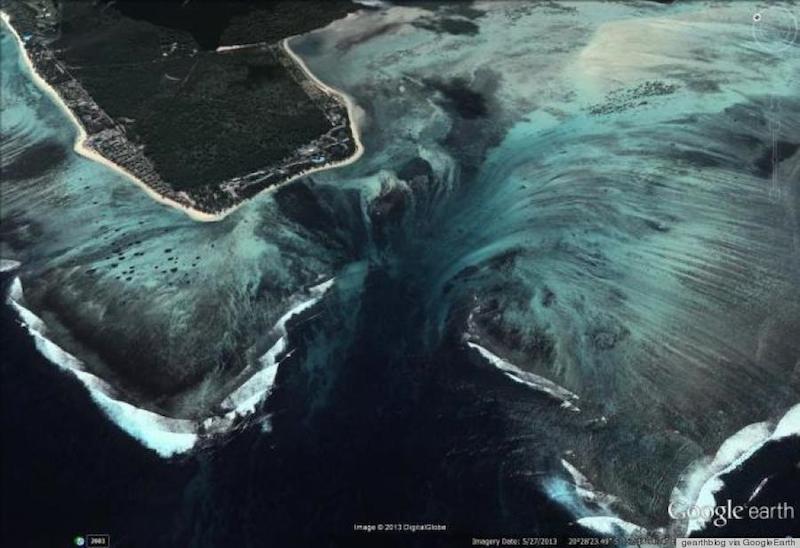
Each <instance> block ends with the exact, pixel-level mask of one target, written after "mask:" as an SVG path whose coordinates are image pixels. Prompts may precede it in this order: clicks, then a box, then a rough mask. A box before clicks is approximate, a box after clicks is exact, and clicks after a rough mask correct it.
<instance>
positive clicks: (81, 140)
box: [0, 11, 364, 222]
mask: <svg viewBox="0 0 800 548" xmlns="http://www.w3.org/2000/svg"><path fill="white" fill-rule="evenodd" d="M0 18H1V19H2V20H3V22H4V23H5V24H6V26H8V28H9V30H10V31H11V34H12V35H13V36H14V38H15V39H16V41H17V44H18V45H19V48H20V51H21V52H22V59H23V61H24V63H25V66H26V68H27V69H28V72H29V73H30V75H31V78H32V80H33V82H34V83H35V84H36V86H37V87H39V88H40V89H41V90H42V91H44V92H45V93H47V94H48V95H49V96H50V97H51V98H52V100H53V101H54V102H55V103H56V104H57V105H58V106H59V108H61V110H62V111H64V113H65V114H66V115H67V116H68V117H69V119H70V120H72V122H73V123H74V124H75V126H76V127H77V129H78V132H77V135H76V137H75V143H74V146H73V149H74V150H75V152H76V153H78V154H80V155H81V156H83V157H85V158H88V159H90V160H93V161H95V162H98V163H100V164H102V165H104V166H106V167H108V168H109V169H113V170H114V171H116V172H117V173H119V174H120V175H123V176H124V177H126V178H127V179H129V180H130V181H132V182H133V183H134V184H136V185H137V186H138V187H139V188H141V189H142V190H144V191H145V193H146V194H147V195H148V196H150V197H151V198H152V199H153V200H155V201H156V202H158V203H160V204H163V205H166V206H169V207H172V208H175V209H177V210H179V211H182V212H183V213H185V214H186V215H187V216H189V217H190V218H191V219H193V220H195V221H200V222H215V221H221V220H222V219H224V218H225V217H227V216H228V215H230V214H231V213H233V212H234V211H236V210H237V209H239V208H240V207H241V206H242V205H243V204H245V203H246V202H248V201H250V200H252V199H253V198H254V197H255V196H253V197H251V198H249V199H247V200H242V201H241V202H239V203H238V204H236V205H234V206H232V207H230V208H228V209H224V210H222V211H220V212H217V213H207V212H205V211H199V210H197V209H193V208H191V207H188V206H186V205H184V204H181V203H179V202H176V201H175V200H172V199H171V198H168V197H166V196H164V195H162V194H159V193H158V192H157V191H155V190H154V189H153V188H151V187H150V186H148V185H147V184H145V183H144V182H143V181H142V180H140V179H139V178H138V177H136V176H135V175H133V174H132V173H131V172H129V171H127V170H126V169H124V168H123V167H121V166H119V165H117V164H115V163H114V162H112V161H111V160H109V159H108V158H106V157H105V156H103V155H101V154H100V153H98V152H97V151H95V150H93V149H92V148H90V147H88V146H87V145H86V141H87V139H88V137H89V136H88V134H87V133H86V130H85V129H84V127H83V124H82V123H81V121H80V120H79V119H78V117H77V116H75V114H74V113H73V112H72V111H71V110H70V108H69V107H68V106H67V105H66V103H65V102H64V100H63V99H62V98H61V96H60V95H59V94H58V92H57V91H56V90H55V88H53V87H52V86H51V85H50V84H49V83H47V81H46V80H45V79H44V78H42V77H41V75H40V74H39V73H38V72H37V71H36V67H34V65H33V62H32V61H31V59H30V56H29V55H28V51H27V50H26V49H25V43H24V42H23V40H22V37H21V36H20V35H19V33H18V32H17V30H16V29H15V28H14V26H13V25H12V24H11V18H10V17H9V15H8V14H7V13H6V12H4V11H0ZM289 40H290V38H286V39H284V40H283V42H282V45H283V48H284V49H285V51H286V53H287V54H288V55H289V56H290V57H291V58H292V59H293V60H294V62H296V63H297V64H298V65H299V66H300V68H301V69H302V70H303V72H304V73H305V74H306V76H308V78H310V79H311V80H312V81H313V82H314V83H315V84H316V85H317V86H318V87H319V88H320V89H322V90H323V91H324V92H325V93H328V94H331V95H335V96H337V97H339V99H340V100H341V101H342V102H343V103H344V104H345V107H346V108H347V116H348V118H349V122H350V127H351V130H352V133H353V139H354V141H355V147H356V149H355V151H354V153H353V154H352V155H351V156H350V157H349V158H347V159H346V160H341V161H338V162H331V163H329V164H326V165H322V166H319V167H314V168H311V169H308V170H305V171H303V172H301V173H298V174H297V175H294V176H293V177H291V178H289V179H287V180H285V181H283V182H281V183H280V184H277V185H273V186H271V187H268V188H265V189H264V190H263V191H261V192H259V193H258V194H256V196H258V195H260V194H261V193H262V192H267V191H271V190H275V189H277V188H279V187H280V186H282V185H284V184H287V183H290V182H292V181H295V180H297V179H299V178H301V177H305V176H307V175H310V174H312V173H317V172H320V171H325V170H328V169H334V168H337V167H342V166H346V165H350V164H352V163H353V162H355V161H356V160H358V159H359V158H360V157H361V155H362V154H363V153H364V146H363V144H362V143H361V137H360V133H359V129H358V125H357V124H356V122H355V103H354V102H353V100H352V99H351V98H350V96H348V95H347V94H345V93H343V92H341V91H339V90H336V89H334V88H332V87H331V86H328V85H327V84H325V83H323V82H322V81H321V80H319V78H317V77H316V76H315V75H314V74H313V73H312V72H311V71H310V70H309V69H308V66H307V65H306V64H305V62H304V61H303V60H302V59H301V58H300V57H299V56H298V55H297V54H295V53H294V51H292V49H291V47H290V46H289Z"/></svg>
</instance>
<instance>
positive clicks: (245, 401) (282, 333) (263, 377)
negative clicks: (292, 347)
mask: <svg viewBox="0 0 800 548" xmlns="http://www.w3.org/2000/svg"><path fill="white" fill-rule="evenodd" d="M333 281H334V280H333V278H331V279H330V280H328V281H326V282H323V283H321V284H319V285H316V286H314V287H312V288H311V289H310V290H309V294H310V297H309V298H307V299H304V300H302V301H300V302H299V303H297V304H296V305H294V306H293V307H292V308H290V309H289V311H288V312H286V313H285V314H284V315H283V316H281V317H280V319H279V320H278V321H277V322H276V323H275V325H274V326H273V328H272V332H273V333H274V334H275V335H276V336H277V337H278V340H277V341H276V342H275V343H274V344H273V345H272V346H271V347H270V349H269V350H267V352H266V353H265V354H264V355H263V356H261V358H259V360H258V361H259V364H260V366H261V369H260V370H259V371H257V372H256V373H254V374H253V375H252V376H251V377H250V378H249V379H247V381H245V382H244V383H243V384H242V385H241V386H239V388H237V389H236V390H234V391H233V392H232V393H231V394H230V395H229V396H228V397H227V398H225V400H223V402H222V408H223V409H224V410H226V411H228V415H229V416H246V415H250V414H252V413H253V412H255V410H256V406H257V405H258V404H259V403H260V402H261V401H263V400H264V398H266V396H267V395H269V393H270V392H271V390H272V386H273V385H274V384H275V376H276V374H277V373H278V365H280V361H279V360H278V357H279V356H281V355H283V359H285V358H287V357H288V356H289V355H291V353H292V352H293V351H289V352H288V353H287V352H286V346H287V344H288V333H287V331H286V323H287V322H288V321H289V320H290V319H292V318H293V317H294V316H297V315H298V314H301V313H303V312H305V311H306V310H308V309H309V308H311V307H312V306H314V305H315V304H317V303H318V302H319V301H320V299H322V297H323V296H324V295H325V293H326V292H327V291H328V289H330V288H331V286H332V285H333ZM281 361H282V360H281Z"/></svg>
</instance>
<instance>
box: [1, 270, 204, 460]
mask: <svg viewBox="0 0 800 548" xmlns="http://www.w3.org/2000/svg"><path fill="white" fill-rule="evenodd" d="M23 298H24V295H23V291H22V282H21V281H20V279H19V278H18V277H17V278H14V280H13V281H12V283H11V288H10V290H9V294H8V297H7V299H6V302H7V303H8V304H9V305H10V306H11V307H12V308H14V310H16V312H17V314H19V317H20V319H21V320H22V322H23V325H25V327H26V328H27V330H28V333H30V335H31V336H32V337H33V341H34V344H35V346H36V349H37V350H38V351H39V352H40V353H41V354H42V355H43V356H44V357H45V358H47V360H48V361H50V362H52V363H54V364H55V365H57V366H58V367H60V368H61V369H63V370H65V371H67V372H69V373H71V374H72V375H74V376H75V377H76V378H77V379H78V380H80V381H81V382H82V383H83V385H84V386H85V387H86V388H87V389H88V390H89V394H90V395H91V397H92V399H93V400H94V401H95V403H97V405H98V406H99V407H100V408H101V409H103V411H104V412H105V413H106V414H107V415H108V416H109V417H110V418H111V419H112V420H113V421H114V422H115V423H117V425H119V427H120V428H122V429H123V430H124V431H125V432H127V433H128V434H130V435H131V436H133V437H134V438H136V439H137V440H139V441H140V442H141V443H142V444H143V445H144V446H145V447H148V448H149V449H152V450H153V451H155V452H156V453H158V454H159V455H161V456H162V457H170V456H172V455H175V454H177V453H181V452H184V451H188V450H189V449H191V448H192V447H193V446H194V445H195V443H196V442H197V438H198V437H197V434H196V432H195V427H194V424H193V423H192V422H191V421H185V420H180V419H172V418H168V417H164V416H161V415H158V414H157V413H153V412H151V411H147V410H145V409H139V408H137V407H134V406H133V405H131V404H129V403H125V402H123V401H120V400H117V399H115V398H114V397H113V389H112V388H111V387H110V386H109V385H108V383H106V382H105V381H103V380H102V379H100V378H99V377H97V376H95V375H93V374H92V373H89V372H88V371H86V369H85V367H84V365H83V363H82V362H81V361H80V360H79V359H78V358H76V357H75V356H73V355H72V354H70V353H69V352H67V351H66V350H64V349H63V348H61V347H60V346H58V345H57V344H55V343H54V342H53V341H51V340H50V339H48V338H47V336H46V331H47V330H46V326H45V323H44V322H43V321H42V319H41V318H39V317H38V316H37V315H36V314H34V313H33V312H31V311H30V310H28V309H27V308H25V306H24V305H23V304H22V303H23Z"/></svg>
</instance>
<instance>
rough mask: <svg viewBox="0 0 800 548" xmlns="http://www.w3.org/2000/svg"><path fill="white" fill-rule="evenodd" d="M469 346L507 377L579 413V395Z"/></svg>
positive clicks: (485, 351) (483, 349)
mask: <svg viewBox="0 0 800 548" xmlns="http://www.w3.org/2000/svg"><path fill="white" fill-rule="evenodd" d="M466 342H467V346H469V347H470V348H473V349H475V350H477V351H478V352H479V353H480V355H481V356H482V357H483V358H484V359H485V360H486V361H488V362H489V363H491V364H492V365H494V366H495V367H497V368H498V369H500V370H501V371H502V372H503V373H505V375H506V376H507V377H508V378H509V379H511V380H513V381H516V382H518V383H521V384H524V385H526V386H530V387H531V388H533V389H534V390H537V391H539V392H543V393H545V394H547V395H549V396H552V397H553V398H555V399H557V400H559V401H561V402H562V403H561V407H563V408H564V409H569V410H570V411H574V412H576V413H577V412H579V411H580V409H579V408H578V406H576V405H575V403H574V402H576V401H577V400H578V399H579V397H578V395H577V394H574V393H573V392H570V391H569V390H567V389H566V388H564V387H562V386H559V385H558V384H556V383H554V382H553V381H551V380H550V379H546V378H544V377H541V376H539V375H536V374H534V373H530V372H528V371H523V370H522V369H520V368H519V367H517V366H516V365H514V364H513V363H511V362H508V361H506V360H504V359H503V358H501V357H500V356H498V355H496V354H494V353H492V352H490V351H488V350H487V349H485V348H484V347H482V346H481V345H479V344H476V343H474V342H472V341H469V340H468V341H466Z"/></svg>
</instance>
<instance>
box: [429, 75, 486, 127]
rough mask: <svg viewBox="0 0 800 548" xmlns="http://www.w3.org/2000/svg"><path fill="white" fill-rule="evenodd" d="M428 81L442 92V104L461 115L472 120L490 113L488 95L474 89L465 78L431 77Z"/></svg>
mask: <svg viewBox="0 0 800 548" xmlns="http://www.w3.org/2000/svg"><path fill="white" fill-rule="evenodd" d="M426 83H427V84H428V85H429V86H431V87H432V88H434V89H435V90H436V91H438V92H439V93H441V95H442V100H441V104H442V106H444V107H445V108H446V109H447V110H448V111H450V112H453V113H455V114H457V115H458V116H459V117H461V118H465V119H467V120H471V119H474V118H482V117H484V116H486V115H487V114H488V111H489V109H488V106H487V101H486V97H484V95H483V94H481V93H479V92H477V91H474V90H472V89H471V88H470V85H469V83H468V82H467V81H466V80H465V79H463V78H453V79H452V80H449V81H441V80H434V79H429V80H427V81H426Z"/></svg>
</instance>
